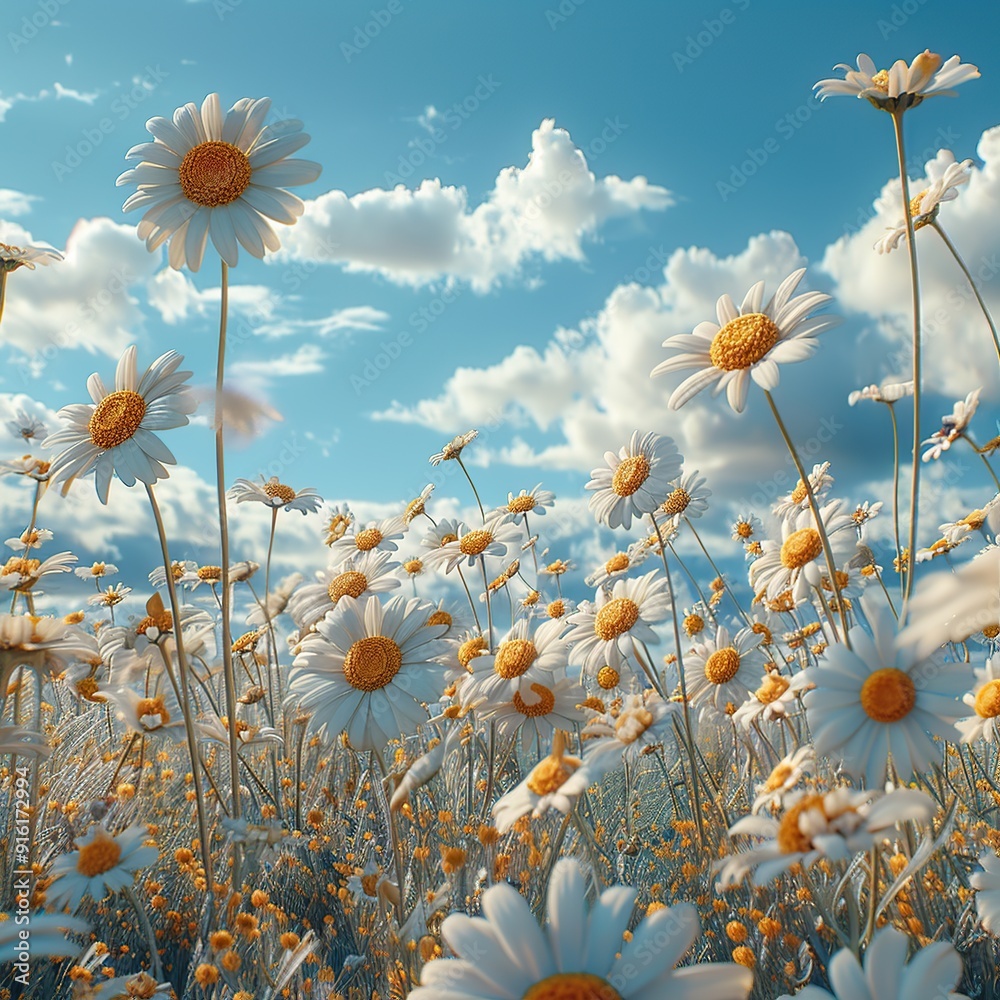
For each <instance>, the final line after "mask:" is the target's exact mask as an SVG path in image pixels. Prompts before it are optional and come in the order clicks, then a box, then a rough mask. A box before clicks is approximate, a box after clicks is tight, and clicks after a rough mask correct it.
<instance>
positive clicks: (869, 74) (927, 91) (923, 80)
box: [813, 49, 979, 113]
mask: <svg viewBox="0 0 1000 1000" xmlns="http://www.w3.org/2000/svg"><path fill="white" fill-rule="evenodd" d="M834 69H842V70H844V78H843V79H842V80H838V79H836V78H833V79H829V80H820V81H819V83H816V84H814V85H813V90H815V91H816V96H817V97H819V99H820V100H821V101H825V100H826V98H828V97H831V96H835V95H845V96H847V95H853V96H854V97H858V98H861V97H863V98H865V99H866V100H868V101H869V102H871V104H873V105H874V106H875V107H876V108H879V109H880V110H882V111H888V112H890V113H892V112H897V111H900V112H901V111H905V110H906V109H907V108H915V107H916V106H917V105H918V104H920V102H921V101H923V99H924V98H925V97H931V96H933V95H942V96H946V97H952V96H954V91H953V90H951V89H950V88H952V87H957V86H958V85H959V84H960V83H965V81H966V80H975V79H977V78H978V77H979V70H978V68H977V67H975V66H972V65H970V64H968V63H963V62H962V61H961V59H960V58H959V57H958V56H952V57H951V58H950V59H949V60H947V61H946V62H945V63H944V65H942V64H941V57H940V56H939V55H937V54H936V53H934V52H931V51H930V50H929V49H925V50H924V51H923V52H922V53H921V54H920V55H919V56H917V57H916V59H914V60H913V62H912V63H911V64H910V65H909V66H908V65H907V64H906V60H905V59H897V60H896V62H894V63H893V64H892V67H891V68H890V69H888V70H885V69H880V70H876V68H875V63H873V62H872V60H871V59H870V58H869V57H868V56H866V55H865V54H864V53H862V54H861V55H859V56H858V68H857V69H856V70H855V69H852V68H851V67H850V66H848V65H845V64H844V63H838V64H837V65H836V66H834Z"/></svg>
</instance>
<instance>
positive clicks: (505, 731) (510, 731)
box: [479, 677, 587, 751]
mask: <svg viewBox="0 0 1000 1000" xmlns="http://www.w3.org/2000/svg"><path fill="white" fill-rule="evenodd" d="M528 689H529V693H528V694H526V695H525V696H523V697H522V695H521V693H520V692H519V691H515V692H514V697H513V698H512V699H511V700H510V701H508V702H501V703H500V704H498V705H494V706H492V708H489V709H487V711H486V712H485V713H484V712H483V711H482V709H480V710H479V716H480V718H483V719H489V720H491V721H493V722H495V723H496V727H497V732H498V733H499V734H500V736H501V737H502V738H503V739H504V740H506V739H508V738H510V737H514V736H516V735H517V734H518V733H519V732H520V734H521V747H522V749H523V750H525V751H526V750H527V749H528V748H529V747H531V746H534V745H535V743H536V742H537V741H543V742H545V743H547V742H548V741H549V737H551V736H552V734H553V732H554V731H555V730H557V729H565V730H568V731H572V730H573V728H574V727H575V726H577V725H579V724H581V723H583V722H585V721H586V718H587V714H586V712H584V711H583V709H581V708H579V707H578V706H579V705H580V703H581V702H582V701H583V700H584V698H586V696H587V692H586V691H584V690H583V688H582V687H580V682H579V681H577V680H575V679H574V678H572V677H562V678H560V679H558V680H554V681H550V682H549V683H548V684H547V685H546V684H539V683H538V682H537V681H536V682H533V683H532V684H529V685H528Z"/></svg>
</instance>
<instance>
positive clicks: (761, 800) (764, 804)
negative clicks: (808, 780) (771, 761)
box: [750, 743, 816, 813]
mask: <svg viewBox="0 0 1000 1000" xmlns="http://www.w3.org/2000/svg"><path fill="white" fill-rule="evenodd" d="M815 766H816V751H815V750H813V748H812V747H811V746H810V745H809V744H808V743H807V744H806V745H805V746H801V747H799V748H798V749H797V750H795V751H793V752H792V753H790V754H788V755H787V756H786V757H783V758H782V759H781V760H779V761H778V763H777V764H775V765H774V768H773V769H772V770H771V773H770V774H769V775H768V776H767V777H766V778H765V779H764V781H763V782H762V783H761V784H759V785H758V786H757V788H756V792H757V797H756V798H755V799H754V801H753V806H752V808H751V810H750V811H751V812H753V813H759V812H760V811H761V810H762V809H771V808H772V807H773V806H777V805H780V804H781V803H782V801H783V800H784V797H785V793H786V792H790V791H791V790H792V789H793V788H794V787H795V786H796V785H797V784H798V783H799V782H800V781H801V780H802V778H803V777H804V776H805V775H807V774H810V773H811V772H812V771H813V769H814V768H815Z"/></svg>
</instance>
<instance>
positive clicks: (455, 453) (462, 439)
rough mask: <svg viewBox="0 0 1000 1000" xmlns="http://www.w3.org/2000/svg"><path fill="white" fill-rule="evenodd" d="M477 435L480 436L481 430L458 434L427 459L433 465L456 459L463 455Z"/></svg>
mask: <svg viewBox="0 0 1000 1000" xmlns="http://www.w3.org/2000/svg"><path fill="white" fill-rule="evenodd" d="M477 437H479V431H477V430H471V431H466V432H465V433H464V434H458V435H456V436H455V437H453V438H452V439H451V440H450V441H449V442H448V443H447V444H446V445H445V446H444V447H443V448H442V449H441V450H440V451H438V452H435V453H434V454H433V455H431V457H430V458H429V459H427V461H428V462H430V463H431V465H440V464H441V463H442V462H448V461H454V460H455V459H457V458H459V457H461V454H462V451H463V450H464V449H465V448H466V446H467V445H470V444H472V442H473V441H475V440H476V438H477Z"/></svg>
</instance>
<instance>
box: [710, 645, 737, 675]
mask: <svg viewBox="0 0 1000 1000" xmlns="http://www.w3.org/2000/svg"><path fill="white" fill-rule="evenodd" d="M739 671H740V654H739V653H737V652H736V650H735V649H734V648H733V647H732V646H723V648H722V649H717V650H716V651H715V652H714V653H713V654H712V655H711V656H710V657H709V658H708V659H707V660H706V661H705V676H706V677H707V678H708V680H709V681H710V682H711V683H712V684H728V683H729V682H730V681H731V680H732V679H733V678H734V677H735V676H736V675H737V674H738V673H739Z"/></svg>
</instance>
